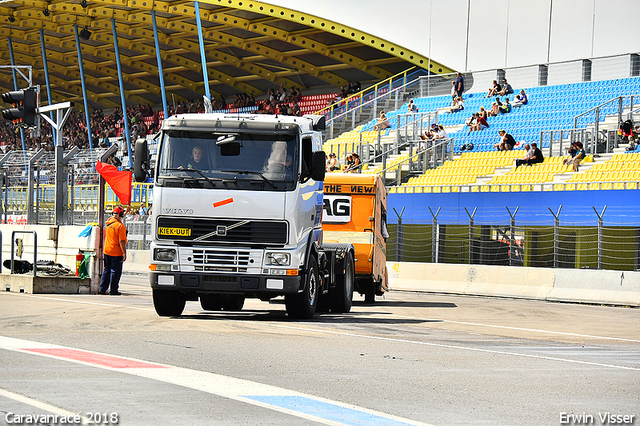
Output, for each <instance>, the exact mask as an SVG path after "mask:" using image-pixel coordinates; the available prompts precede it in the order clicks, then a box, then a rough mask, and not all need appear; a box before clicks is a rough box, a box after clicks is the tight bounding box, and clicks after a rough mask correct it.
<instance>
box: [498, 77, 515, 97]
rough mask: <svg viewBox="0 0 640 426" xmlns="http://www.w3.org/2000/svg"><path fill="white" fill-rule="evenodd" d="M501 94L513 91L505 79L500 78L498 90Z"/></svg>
mask: <svg viewBox="0 0 640 426" xmlns="http://www.w3.org/2000/svg"><path fill="white" fill-rule="evenodd" d="M499 93H500V94H501V95H502V96H506V95H511V94H512V93H513V87H511V85H510V84H509V83H507V79H506V78H504V79H502V90H501V91H500V92H499Z"/></svg>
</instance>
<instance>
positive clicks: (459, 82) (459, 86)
mask: <svg viewBox="0 0 640 426" xmlns="http://www.w3.org/2000/svg"><path fill="white" fill-rule="evenodd" d="M457 77H458V78H456V81H455V86H454V87H455V89H456V95H458V96H459V97H462V92H464V78H462V74H461V73H458V74H457Z"/></svg>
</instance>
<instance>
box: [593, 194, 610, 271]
mask: <svg viewBox="0 0 640 426" xmlns="http://www.w3.org/2000/svg"><path fill="white" fill-rule="evenodd" d="M592 207H593V206H592ZM606 210H607V206H604V208H603V209H602V213H598V210H596V208H595V207H593V211H594V212H596V216H598V269H602V264H603V262H602V259H603V246H604V220H603V219H602V218H603V217H604V212H605V211H606Z"/></svg>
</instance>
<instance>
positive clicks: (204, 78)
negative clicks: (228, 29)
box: [194, 1, 211, 100]
mask: <svg viewBox="0 0 640 426" xmlns="http://www.w3.org/2000/svg"><path fill="white" fill-rule="evenodd" d="M194 5H195V8H196V25H197V28H198V42H199V43H200V61H201V62H202V81H203V83H204V94H205V96H206V97H207V98H209V100H211V91H210V90H209V74H208V73H207V55H206V54H205V51H204V39H203V37H202V19H201V18H200V4H199V2H197V1H196V2H194Z"/></svg>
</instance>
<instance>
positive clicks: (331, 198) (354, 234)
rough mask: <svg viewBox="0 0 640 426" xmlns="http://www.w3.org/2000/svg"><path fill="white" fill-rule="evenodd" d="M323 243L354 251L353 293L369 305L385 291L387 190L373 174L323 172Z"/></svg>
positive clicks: (378, 177)
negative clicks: (342, 246)
mask: <svg viewBox="0 0 640 426" xmlns="http://www.w3.org/2000/svg"><path fill="white" fill-rule="evenodd" d="M323 203H324V205H323V215H322V231H323V242H324V243H349V244H353V246H354V248H355V257H356V262H355V273H356V283H355V290H356V291H358V293H360V294H363V295H364V296H365V302H367V303H373V302H374V301H375V296H376V295H378V296H381V295H382V294H383V293H384V292H385V291H388V290H389V289H388V284H387V282H388V280H387V267H386V263H387V243H386V239H387V237H388V236H389V234H388V233H387V189H386V188H385V186H384V183H383V182H382V178H380V176H378V175H373V174H360V173H327V175H326V176H325V180H324V201H323Z"/></svg>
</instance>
